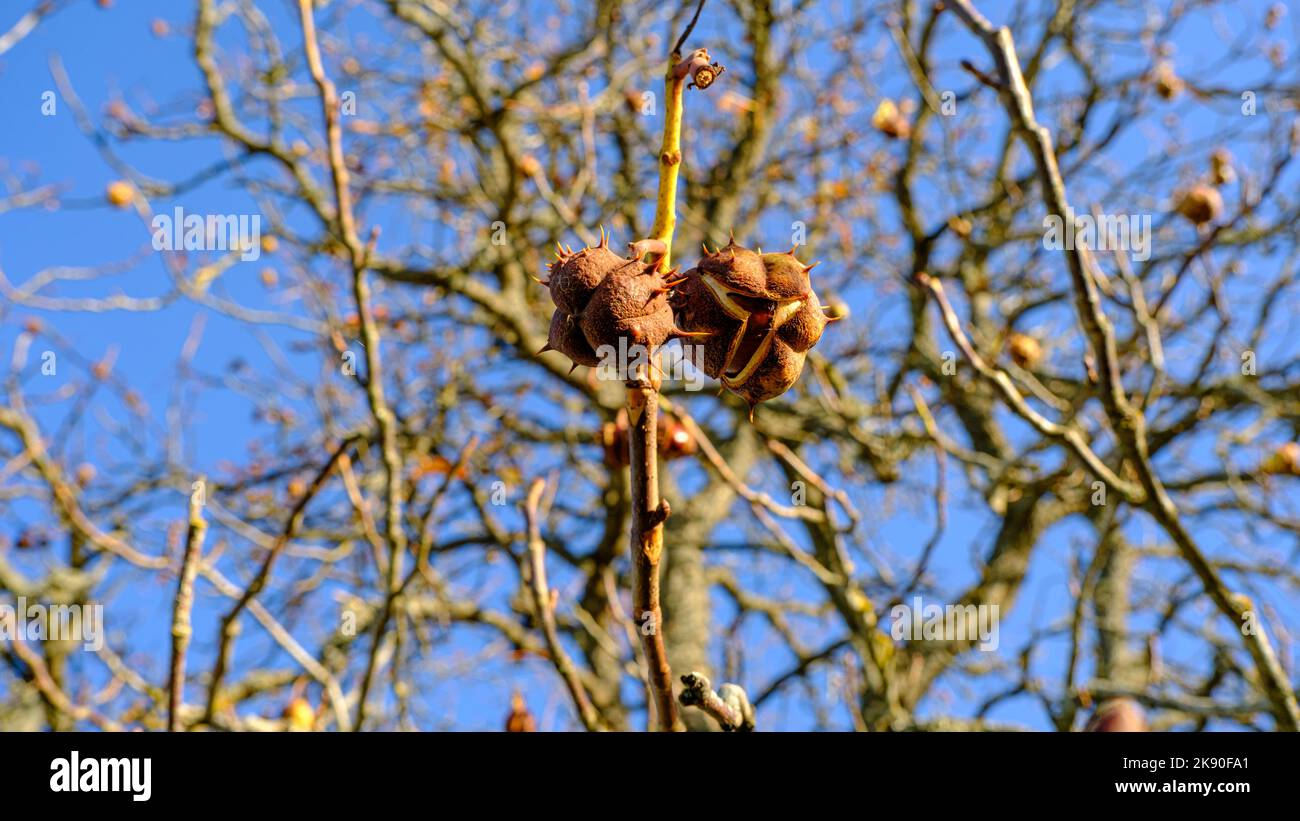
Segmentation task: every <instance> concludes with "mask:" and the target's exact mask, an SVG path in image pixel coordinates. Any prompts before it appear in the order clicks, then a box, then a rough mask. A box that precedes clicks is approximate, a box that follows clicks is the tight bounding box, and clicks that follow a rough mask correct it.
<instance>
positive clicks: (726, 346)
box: [672, 240, 828, 407]
mask: <svg viewBox="0 0 1300 821" xmlns="http://www.w3.org/2000/svg"><path fill="white" fill-rule="evenodd" d="M812 267H813V266H811V265H804V264H803V263H802V262H800V261H799V260H798V259H797V258H796V257H795V255H794V252H793V251H789V252H787V253H783V254H759V253H757V252H755V251H751V250H749V249H747V248H744V247H742V246H739V245H736V243H735V241H734V240H732V242H731V243H730V244H728V245H727V246H726V247H724V248H722V249H720V250H718V251H715V252H709V251H708V249H707V248H706V249H705V257H704V259H702V260H700V263H699V265H697V266H696V267H695V268H693V269H691V270H690V271H688V272H687V281H686V282H684V283H682V284H681V285H680V286H678V288H677V289H676V291H675V292H674V294H673V299H672V305H673V308H674V310H675V311H676V315H677V325H678V327H680V328H682V329H683V330H685V331H688V332H695V333H700V332H703V333H706V334H709V336H706V337H703V338H701V339H699V340H695V339H692V340H691V344H699V345H702V346H703V348H704V356H703V360H704V371H705V373H707V374H708V375H709V376H712V377H714V378H716V379H721V380H722V383H723V385H724V386H726V388H727V389H728V390H730V391H732V392H733V393H736V394H738V395H739V396H742V397H744V398H745V400H746V401H747V402H749V404H750V406H751V407H752V406H753V405H756V404H758V403H759V402H762V401H764V400H767V399H772V398H774V397H776V396H780V395H781V394H782V393H784V392H785V391H787V390H789V389H790V386H792V385H793V384H794V383H795V381H796V380H797V379H798V378H799V374H800V372H801V371H802V370H803V364H804V359H805V354H806V353H807V351H808V350H809V349H810V348H812V347H813V346H814V345H816V344H817V341H818V340H819V339H821V335H822V332H823V331H824V330H825V328H826V324H827V321H828V320H827V318H826V316H825V314H824V313H823V311H822V306H821V302H820V300H819V299H818V298H817V295H816V293H814V292H813V289H812V283H811V280H810V278H809V276H808V272H809V271H810V270H812Z"/></svg>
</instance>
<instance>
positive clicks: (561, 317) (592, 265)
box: [542, 232, 677, 367]
mask: <svg viewBox="0 0 1300 821" xmlns="http://www.w3.org/2000/svg"><path fill="white" fill-rule="evenodd" d="M629 249H630V250H629V253H630V255H631V256H630V257H629V258H624V257H620V256H618V255H617V254H615V253H614V252H613V251H611V250H610V249H609V238H608V237H607V236H606V235H605V234H604V232H602V233H601V238H600V242H599V243H598V244H597V245H594V246H591V247H588V248H583V249H582V250H580V251H576V252H575V251H571V250H569V249H565V248H561V249H560V250H559V252H558V253H557V255H556V260H555V262H553V263H552V264H551V269H550V278H549V279H548V280H546V282H545V284H546V286H547V287H548V288H549V289H550V291H551V301H552V302H554V303H555V314H554V315H553V316H552V317H551V328H550V333H549V335H548V338H547V342H546V346H545V347H543V348H542V351H549V350H554V351H559V352H561V353H563V354H564V355H565V356H567V357H569V359H571V360H573V363H574V365H575V366H576V365H587V366H590V367H594V366H596V365H598V364H599V363H600V353H601V350H600V349H601V348H602V347H605V346H609V347H610V348H612V349H613V350H615V351H628V350H632V349H633V346H638V345H639V346H643V347H644V348H646V349H648V350H653V349H654V348H656V347H658V346H660V345H662V344H664V343H665V342H667V341H668V340H669V339H670V338H672V337H673V336H674V335H675V334H676V333H677V329H676V328H675V326H674V324H673V311H672V308H671V307H670V306H669V304H668V294H669V293H670V292H671V290H672V287H673V285H675V284H676V283H675V282H673V281H672V279H671V278H672V276H674V273H675V272H671V271H670V272H669V273H668V274H663V273H661V272H660V271H659V266H658V261H659V259H660V258H662V256H663V255H664V253H666V247H665V246H664V243H663V242H662V241H659V240H641V241H639V242H633V243H629ZM647 254H648V255H649V256H650V257H651V261H650V262H642V261H641V257H643V256H645V255H647Z"/></svg>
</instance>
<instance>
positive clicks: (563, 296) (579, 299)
mask: <svg viewBox="0 0 1300 821" xmlns="http://www.w3.org/2000/svg"><path fill="white" fill-rule="evenodd" d="M626 264H627V260H625V259H623V258H622V257H620V256H619V255H618V254H616V253H614V252H613V251H611V250H610V249H609V238H608V237H606V236H605V235H604V234H603V233H602V234H601V238H600V243H599V244H597V245H593V246H589V247H587V248H583V249H582V250H580V251H577V252H575V253H570V252H568V251H560V252H559V253H558V254H557V255H556V259H555V262H553V263H551V272H550V278H549V279H548V280H547V282H546V285H547V287H549V288H550V289H551V301H552V302H554V303H555V307H556V308H559V309H560V310H561V311H564V312H565V313H566V314H569V315H570V316H580V315H581V314H582V311H583V309H584V308H586V307H587V302H588V301H589V300H590V299H591V295H592V294H594V293H595V292H596V288H598V287H599V286H600V283H601V282H602V281H604V279H605V277H606V276H608V275H609V273H610V272H611V271H614V270H615V269H617V268H619V267H621V266H623V265H626Z"/></svg>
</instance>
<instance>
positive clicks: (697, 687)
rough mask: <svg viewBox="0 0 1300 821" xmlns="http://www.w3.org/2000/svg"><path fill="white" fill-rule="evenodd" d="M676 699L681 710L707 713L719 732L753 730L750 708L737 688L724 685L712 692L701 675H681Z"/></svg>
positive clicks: (743, 693)
mask: <svg viewBox="0 0 1300 821" xmlns="http://www.w3.org/2000/svg"><path fill="white" fill-rule="evenodd" d="M678 699H679V700H680V701H681V703H682V706H683V707H699V708H700V709H701V710H703V711H704V712H706V713H708V714H709V715H710V716H712V718H713V720H714V721H716V722H718V726H719V727H721V728H722V730H723V732H727V733H732V732H737V731H739V732H742V733H748V732H751V731H753V729H754V726H755V725H754V708H753V707H752V706H750V703H749V696H747V695H746V694H745V691H744V689H742V688H741V687H740V686H739V685H736V684H724V685H722V686H721V687H719V688H718V689H717V691H716V692H715V691H714V689H713V685H712V684H711V683H710V682H709V679H708V677H707V676H705V675H704V674H703V673H687V674H686V675H684V676H682V692H681V695H679V696H678Z"/></svg>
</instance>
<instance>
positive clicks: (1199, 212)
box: [1178, 184, 1223, 225]
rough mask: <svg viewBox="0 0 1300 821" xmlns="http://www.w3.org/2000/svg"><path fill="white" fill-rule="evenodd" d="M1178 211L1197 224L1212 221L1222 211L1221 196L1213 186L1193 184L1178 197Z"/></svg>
mask: <svg viewBox="0 0 1300 821" xmlns="http://www.w3.org/2000/svg"><path fill="white" fill-rule="evenodd" d="M1178 213H1180V214H1182V215H1183V216H1184V217H1186V218H1187V219H1189V220H1191V221H1192V222H1194V223H1196V224H1197V225H1205V224H1206V223H1210V222H1214V221H1215V220H1216V219H1218V218H1219V215H1220V214H1222V213H1223V197H1222V196H1221V195H1220V194H1219V192H1218V190H1217V189H1215V188H1214V187H1213V186H1209V185H1204V184H1199V185H1194V186H1192V187H1191V188H1189V189H1187V191H1186V192H1185V193H1184V194H1183V195H1182V196H1181V197H1180V198H1179V199H1178Z"/></svg>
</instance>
